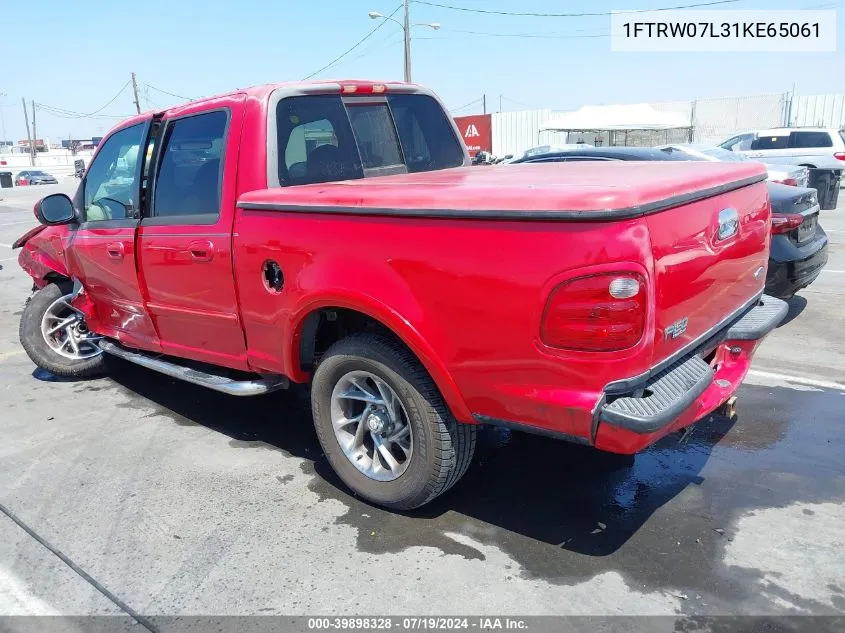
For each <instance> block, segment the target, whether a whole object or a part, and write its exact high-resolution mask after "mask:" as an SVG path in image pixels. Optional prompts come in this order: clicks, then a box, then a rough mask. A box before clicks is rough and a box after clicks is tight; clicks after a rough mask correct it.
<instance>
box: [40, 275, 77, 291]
mask: <svg viewBox="0 0 845 633" xmlns="http://www.w3.org/2000/svg"><path fill="white" fill-rule="evenodd" d="M44 281H46V282H48V283H51V284H56V285H57V286H59V287H60V288H61V289H62V290H67V292H70V288H71V287H72V286H73V281H72V280H71V279H70V278H69V277H65V276H64V275H62V274H60V273H57V272H49V273H47V274H46V275H44Z"/></svg>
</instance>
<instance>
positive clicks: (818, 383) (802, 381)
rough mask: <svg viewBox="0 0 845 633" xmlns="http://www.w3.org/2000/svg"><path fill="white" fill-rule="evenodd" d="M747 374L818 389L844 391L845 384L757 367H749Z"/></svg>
mask: <svg viewBox="0 0 845 633" xmlns="http://www.w3.org/2000/svg"><path fill="white" fill-rule="evenodd" d="M748 375H749V376H757V377H758V378H769V379H771V380H782V381H784V382H794V383H795V384H798V385H807V386H808V387H818V388H819V389H837V390H840V391H845V385H843V384H842V383H840V382H833V381H832V380H817V379H815V378H804V377H802V376H791V375H789V374H779V373H777V372H773V371H761V370H759V369H751V370H749V371H748Z"/></svg>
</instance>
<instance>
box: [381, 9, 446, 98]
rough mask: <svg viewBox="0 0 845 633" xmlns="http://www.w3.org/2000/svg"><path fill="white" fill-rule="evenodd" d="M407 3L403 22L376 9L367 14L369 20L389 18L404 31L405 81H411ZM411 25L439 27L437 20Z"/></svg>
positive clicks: (409, 28)
mask: <svg viewBox="0 0 845 633" xmlns="http://www.w3.org/2000/svg"><path fill="white" fill-rule="evenodd" d="M408 3H409V0H405V2H404V4H405V21H404V24H403V23H402V22H400V21H399V20H396V19H394V18H391V17H390V16H387V15H382V14H381V13H379V12H378V11H370V12H369V13H368V14H367V15H368V16H370V19H371V20H390V21H391V22H395V23H396V24H398V25H399V28H401V29H402V30H403V31H404V32H405V82H406V83H411V26H412V25H411V20H410V16H409V14H408ZM413 26H427V27H428V28H430V29H434V30H435V31H436V30H438V29H439V28H440V23H439V22H429V23H425V22H415V23H414V24H413Z"/></svg>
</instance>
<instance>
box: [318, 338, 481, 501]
mask: <svg viewBox="0 0 845 633" xmlns="http://www.w3.org/2000/svg"><path fill="white" fill-rule="evenodd" d="M311 407H312V411H313V414H314V426H315V428H316V430H317V437H318V438H319V440H320V445H321V446H322V448H323V452H324V453H325V455H326V458H327V459H328V460H329V463H330V464H331V466H332V468H333V469H334V471H335V472H336V473H337V475H338V476H339V477H340V478H341V480H343V483H345V484H346V485H347V486H349V488H351V489H352V491H353V492H354V493H355V494H357V495H360V496H361V497H363V498H365V499H367V500H368V501H371V502H372V503H375V504H378V505H381V506H385V507H388V508H391V509H395V510H410V509H412V508H417V507H419V506H421V505H424V504H426V503H428V502H429V501H431V500H432V499H434V498H435V497H437V496H438V495H440V494H442V493H443V492H445V491H446V490H448V489H449V488H451V487H452V486H453V485H454V484H455V482H457V481H458V479H460V478H461V476H462V475H463V474H464V473H465V472H466V469H467V467H468V466H469V464H470V461H471V460H472V455H473V452H474V451H475V435H476V428H475V426H474V425H470V424H460V423H458V422H457V421H456V420H455V419H454V417H453V416H452V414H451V412H450V411H449V409H448V407H447V406H446V404H445V402H444V401H443V398H442V397H441V396H440V393H439V391H438V390H437V387H436V386H435V385H434V382H433V381H432V380H431V377H430V376H429V375H428V373H427V372H426V371H425V369H424V368H423V367H422V365H421V364H420V363H419V361H418V360H417V359H416V358H415V357H414V355H413V354H412V353H411V352H410V351H409V350H407V349H406V348H405V347H404V346H402V345H401V344H400V343H398V342H396V341H394V340H392V339H390V338H387V337H384V336H379V335H375V334H369V333H362V334H355V335H353V336H350V337H348V338H345V339H342V340H340V341H338V342H337V343H335V344H334V345H332V346H331V347H330V348H329V349H328V350H327V351H326V353H325V354H324V355H323V358H322V360H321V361H320V364H319V366H318V367H317V371H316V372H315V373H314V380H313V382H312V386H311Z"/></svg>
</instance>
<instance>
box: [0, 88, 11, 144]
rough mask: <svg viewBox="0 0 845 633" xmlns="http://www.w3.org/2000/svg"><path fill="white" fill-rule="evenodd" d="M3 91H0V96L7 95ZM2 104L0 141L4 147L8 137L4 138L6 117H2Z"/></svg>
mask: <svg viewBox="0 0 845 633" xmlns="http://www.w3.org/2000/svg"><path fill="white" fill-rule="evenodd" d="M7 96H9V95H7V94H6V93H5V92H0V97H7ZM3 107H4V106H3V104H0V132H2V134H3V136H2V137H0V141H3V147H5V143H6V141H8V140H9V139H7V138H6V119H5V118H4V117H3Z"/></svg>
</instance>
